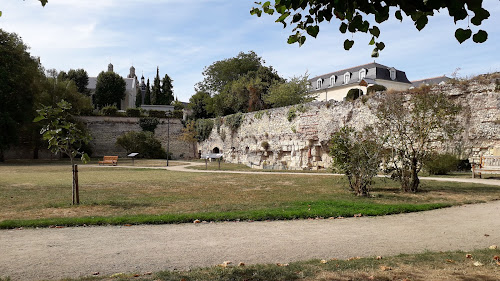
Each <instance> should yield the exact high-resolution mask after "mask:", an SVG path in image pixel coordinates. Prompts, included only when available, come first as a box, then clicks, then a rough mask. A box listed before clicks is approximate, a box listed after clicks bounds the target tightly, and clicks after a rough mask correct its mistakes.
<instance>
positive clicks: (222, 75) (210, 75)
mask: <svg viewBox="0 0 500 281" xmlns="http://www.w3.org/2000/svg"><path fill="white" fill-rule="evenodd" d="M262 63H263V61H262V58H261V57H259V56H258V55H257V54H256V53H255V52H253V51H250V52H248V53H244V52H240V53H239V54H238V55H237V56H236V57H234V58H229V59H224V60H220V61H216V62H214V63H212V64H211V65H210V66H208V67H206V68H205V70H204V71H203V76H204V79H203V81H202V82H199V83H197V84H196V89H197V91H204V92H207V93H209V94H210V95H214V94H217V93H220V92H222V90H223V89H224V87H225V86H226V84H227V83H229V82H231V81H235V80H238V78H240V77H241V76H243V75H245V74H247V73H248V72H250V71H257V70H258V69H259V67H260V66H262Z"/></svg>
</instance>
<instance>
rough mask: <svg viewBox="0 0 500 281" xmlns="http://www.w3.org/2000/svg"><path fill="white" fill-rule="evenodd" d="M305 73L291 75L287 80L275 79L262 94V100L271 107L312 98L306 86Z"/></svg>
mask: <svg viewBox="0 0 500 281" xmlns="http://www.w3.org/2000/svg"><path fill="white" fill-rule="evenodd" d="M307 78H308V76H307V74H305V75H302V76H297V77H292V78H291V79H290V80H288V81H282V82H279V81H275V82H274V83H273V84H272V85H271V87H270V88H269V92H268V93H267V95H265V96H264V101H265V102H266V103H267V104H269V105H271V106H272V107H281V106H288V105H294V104H299V103H304V102H310V101H313V100H314V97H313V96H312V94H311V92H310V91H309V90H308V88H307V86H308V85H309V81H307Z"/></svg>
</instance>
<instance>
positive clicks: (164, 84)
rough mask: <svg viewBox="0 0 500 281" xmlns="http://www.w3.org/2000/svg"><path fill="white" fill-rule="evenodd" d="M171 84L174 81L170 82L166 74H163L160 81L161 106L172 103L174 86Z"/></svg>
mask: <svg viewBox="0 0 500 281" xmlns="http://www.w3.org/2000/svg"><path fill="white" fill-rule="evenodd" d="M172 82H174V80H172V79H171V78H170V76H168V74H165V76H164V77H163V79H162V80H161V96H162V100H161V104H171V103H172V102H173V101H174V91H173V87H174V86H173V85H172Z"/></svg>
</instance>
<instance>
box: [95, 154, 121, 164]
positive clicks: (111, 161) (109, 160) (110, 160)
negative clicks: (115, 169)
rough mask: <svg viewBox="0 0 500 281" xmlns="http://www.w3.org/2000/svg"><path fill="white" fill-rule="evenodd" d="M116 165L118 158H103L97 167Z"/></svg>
mask: <svg viewBox="0 0 500 281" xmlns="http://www.w3.org/2000/svg"><path fill="white" fill-rule="evenodd" d="M106 164H109V165H113V166H116V165H118V156H104V157H103V159H102V161H99V165H106Z"/></svg>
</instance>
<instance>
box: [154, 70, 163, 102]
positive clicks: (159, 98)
mask: <svg viewBox="0 0 500 281" xmlns="http://www.w3.org/2000/svg"><path fill="white" fill-rule="evenodd" d="M162 100H163V99H162V96H161V88H160V68H159V67H157V68H156V77H155V80H154V82H153V92H152V93H151V104H162V103H161V101H162Z"/></svg>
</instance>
